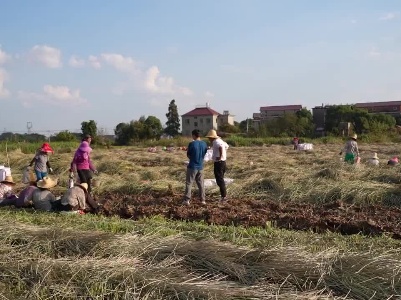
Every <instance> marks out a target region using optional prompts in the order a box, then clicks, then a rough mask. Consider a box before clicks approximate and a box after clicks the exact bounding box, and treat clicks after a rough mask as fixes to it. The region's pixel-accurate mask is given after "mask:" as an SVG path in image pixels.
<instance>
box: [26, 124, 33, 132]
mask: <svg viewBox="0 0 401 300" xmlns="http://www.w3.org/2000/svg"><path fill="white" fill-rule="evenodd" d="M32 126H33V125H32V122H26V129H28V134H30V133H31V129H32Z"/></svg>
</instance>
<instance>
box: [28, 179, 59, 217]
mask: <svg viewBox="0 0 401 300" xmlns="http://www.w3.org/2000/svg"><path fill="white" fill-rule="evenodd" d="M56 185H57V180H53V179H52V178H50V177H48V176H45V177H43V179H41V180H39V181H38V182H37V183H36V186H37V187H38V189H37V190H35V191H34V192H33V193H32V195H31V196H30V197H29V198H28V199H27V201H32V202H33V206H34V207H35V209H37V210H43V211H53V210H54V208H53V206H54V203H55V201H56V196H54V194H53V193H52V192H51V191H50V189H52V188H53V187H55V186H56Z"/></svg>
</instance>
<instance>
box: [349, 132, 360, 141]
mask: <svg viewBox="0 0 401 300" xmlns="http://www.w3.org/2000/svg"><path fill="white" fill-rule="evenodd" d="M350 138H351V139H354V140H356V139H358V135H357V134H356V133H354V134H353V135H351V136H350Z"/></svg>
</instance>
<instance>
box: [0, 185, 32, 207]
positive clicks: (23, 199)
mask: <svg viewBox="0 0 401 300" xmlns="http://www.w3.org/2000/svg"><path fill="white" fill-rule="evenodd" d="M35 190H37V187H36V181H31V182H29V185H28V186H27V187H26V188H24V189H23V190H22V191H21V192H20V193H19V195H18V196H16V195H12V196H10V197H8V198H6V199H4V200H3V201H1V202H0V206H11V205H14V206H15V207H16V208H22V207H27V206H29V205H30V204H31V202H30V201H29V199H30V197H32V194H33V192H34V191H35Z"/></svg>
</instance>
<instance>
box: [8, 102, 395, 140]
mask: <svg viewBox="0 0 401 300" xmlns="http://www.w3.org/2000/svg"><path fill="white" fill-rule="evenodd" d="M166 118H167V122H166V123H165V126H164V128H163V126H162V122H161V121H160V119H158V118H157V117H155V116H147V117H146V116H141V117H140V118H139V119H138V120H131V121H130V122H127V123H124V122H122V123H119V124H118V125H117V126H116V128H115V129H114V134H115V141H114V142H115V143H116V144H117V145H131V144H134V143H135V142H138V141H141V140H158V139H160V138H161V137H162V135H163V134H164V135H166V136H169V137H175V136H178V135H180V134H181V133H180V126H181V125H180V116H179V114H178V107H177V104H176V103H175V100H174V99H173V100H171V101H170V103H169V106H168V111H167V113H166ZM342 122H347V123H350V124H351V127H352V128H351V129H352V131H353V132H355V133H357V134H362V133H371V134H381V133H388V132H389V131H391V130H394V128H395V125H401V116H398V117H396V118H395V117H393V116H391V115H388V114H383V113H378V114H372V113H368V111H367V110H366V109H361V108H356V107H354V106H352V105H333V106H330V107H328V108H327V111H326V116H325V125H324V130H325V132H326V134H327V135H334V136H335V135H341V133H342V132H341V129H340V128H339V124H340V123H342ZM218 131H219V132H220V133H227V134H243V135H247V136H254V137H293V136H299V137H314V136H315V124H314V123H313V116H312V113H311V112H310V111H309V110H308V109H306V108H302V109H301V110H300V111H298V112H296V113H295V114H294V113H288V114H284V115H283V116H281V117H278V118H275V119H272V120H270V121H267V122H263V123H261V124H260V126H258V128H255V127H253V126H252V120H249V119H247V120H243V121H241V122H235V123H234V125H230V124H223V125H221V126H219V128H218ZM86 134H90V135H91V136H92V137H93V142H94V143H95V144H96V143H98V144H110V143H111V142H112V141H111V139H106V138H105V137H104V135H103V134H101V132H99V130H98V128H97V124H96V122H95V121H94V120H89V121H84V122H82V123H81V132H80V133H72V132H69V131H61V132H59V133H57V134H55V135H53V136H51V137H50V140H51V141H77V140H79V139H81V138H82V136H83V135H86ZM4 140H9V141H15V142H22V141H26V142H40V141H43V140H46V137H45V136H44V135H41V134H36V133H34V134H15V133H12V132H4V133H3V134H1V135H0V141H4Z"/></svg>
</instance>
